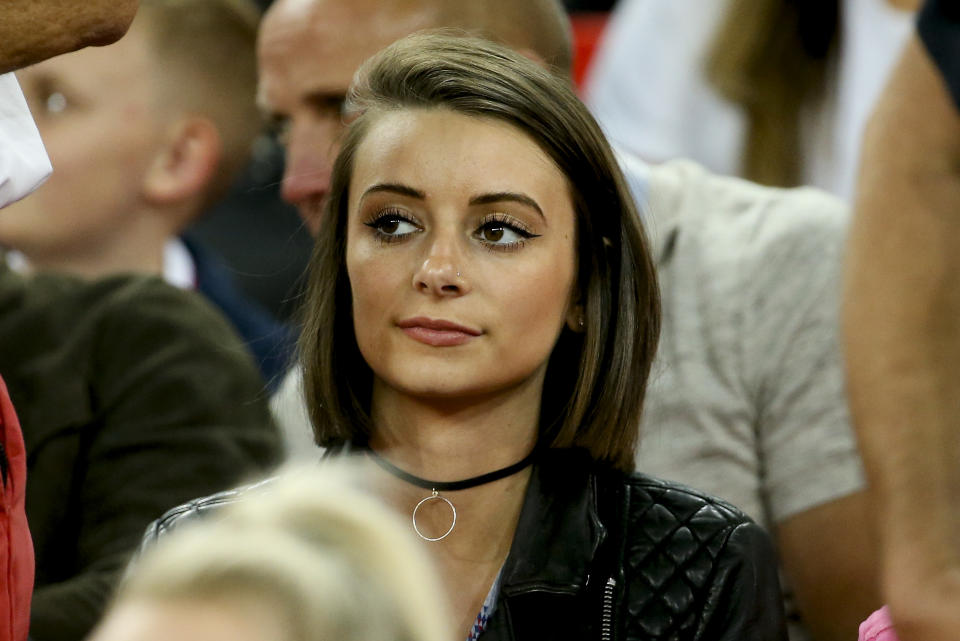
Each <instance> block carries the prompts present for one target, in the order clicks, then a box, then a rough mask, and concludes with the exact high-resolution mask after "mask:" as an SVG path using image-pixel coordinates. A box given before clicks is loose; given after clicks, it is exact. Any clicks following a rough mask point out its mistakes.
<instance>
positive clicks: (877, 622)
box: [858, 606, 899, 641]
mask: <svg viewBox="0 0 960 641" xmlns="http://www.w3.org/2000/svg"><path fill="white" fill-rule="evenodd" d="M858 641H899V640H898V638H897V633H896V632H895V631H894V629H893V621H892V620H891V619H890V611H889V610H887V606H883V607H882V608H880V609H879V610H877V611H876V612H874V613H873V614H871V615H870V616H869V617H867V620H866V621H864V622H863V623H861V624H860V636H859V638H858Z"/></svg>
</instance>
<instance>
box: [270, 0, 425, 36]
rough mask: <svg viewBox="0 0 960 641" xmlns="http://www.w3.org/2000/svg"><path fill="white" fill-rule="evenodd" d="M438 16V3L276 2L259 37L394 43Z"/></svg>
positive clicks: (417, 0) (404, 0)
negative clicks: (320, 37) (309, 36)
mask: <svg viewBox="0 0 960 641" xmlns="http://www.w3.org/2000/svg"><path fill="white" fill-rule="evenodd" d="M440 15H441V12H440V3H439V2H438V1H437V0H349V1H344V0H278V1H277V2H276V3H275V4H274V6H273V7H271V9H270V10H269V11H268V12H267V16H266V18H265V20H264V26H263V32H262V34H261V35H262V37H263V38H264V39H270V40H272V39H275V38H288V37H291V36H293V35H295V34H308V33H313V34H318V35H319V34H323V35H326V36H328V37H333V39H334V40H335V41H337V42H339V43H341V44H355V43H360V42H364V41H370V40H371V39H373V40H382V39H384V38H386V37H391V38H392V39H394V40H395V39H398V38H401V37H403V36H405V35H408V34H410V33H413V32H414V31H418V30H420V29H426V28H431V27H435V26H438V24H437V23H438V16H440ZM391 41H392V40H391ZM317 44H318V46H320V45H321V43H317Z"/></svg>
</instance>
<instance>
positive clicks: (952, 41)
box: [917, 0, 960, 109]
mask: <svg viewBox="0 0 960 641" xmlns="http://www.w3.org/2000/svg"><path fill="white" fill-rule="evenodd" d="M917 35H919V36H920V40H921V41H922V42H923V44H924V46H926V48H927V51H928V52H929V53H930V56H931V57H932V58H933V61H934V63H935V64H936V65H937V67H939V69H940V73H941V74H942V75H943V79H944V82H946V84H947V88H948V89H949V91H950V95H951V97H952V98H953V102H954V104H955V105H956V106H957V109H960V3H958V2H957V1H956V0H927V2H926V3H924V6H923V9H921V11H920V15H919V18H918V20H917Z"/></svg>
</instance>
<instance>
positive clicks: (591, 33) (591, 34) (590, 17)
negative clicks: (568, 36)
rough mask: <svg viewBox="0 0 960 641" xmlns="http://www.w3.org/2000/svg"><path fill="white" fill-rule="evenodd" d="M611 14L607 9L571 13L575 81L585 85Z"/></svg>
mask: <svg viewBox="0 0 960 641" xmlns="http://www.w3.org/2000/svg"><path fill="white" fill-rule="evenodd" d="M609 17H610V14H609V13H608V12H606V11H583V12H577V13H572V14H570V24H571V26H572V27H573V81H574V83H576V85H577V87H578V88H582V87H583V81H584V78H586V75H587V69H588V68H589V67H590V61H591V59H592V58H593V53H594V51H596V49H597V45H598V44H599V43H600V38H601V37H602V36H603V30H604V29H605V28H606V26H607V19H608V18H609Z"/></svg>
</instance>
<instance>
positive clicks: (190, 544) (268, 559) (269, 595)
mask: <svg viewBox="0 0 960 641" xmlns="http://www.w3.org/2000/svg"><path fill="white" fill-rule="evenodd" d="M349 465H350V464H349V463H347V464H344V463H338V462H332V461H327V462H325V463H324V464H323V466H322V468H321V469H317V468H310V469H307V468H294V469H290V470H287V471H285V472H284V473H282V474H281V475H280V476H279V477H277V478H276V479H272V480H270V481H266V482H264V483H262V484H260V485H259V486H257V487H255V488H254V489H252V490H249V491H247V492H246V493H244V494H243V498H242V500H239V501H237V502H236V503H235V504H233V505H230V506H227V507H225V508H223V510H222V513H220V512H218V513H216V514H215V515H214V516H212V517H210V520H209V521H202V522H199V523H196V524H189V525H186V526H184V527H183V528H182V529H181V530H178V531H176V532H173V533H171V534H170V535H169V536H168V537H167V538H165V539H164V540H162V541H161V542H160V543H159V544H158V545H157V546H156V547H155V548H153V549H151V550H149V551H148V552H147V553H146V554H145V555H144V557H143V558H142V559H141V560H140V561H139V562H138V563H137V565H136V566H135V567H134V568H133V569H132V571H131V572H130V574H129V575H128V576H127V577H126V578H125V580H124V582H123V583H122V585H121V587H120V590H119V592H118V594H117V598H116V600H115V602H114V604H113V606H112V608H111V611H112V610H114V609H117V608H118V607H120V606H122V604H123V603H127V602H134V601H135V602H138V603H142V602H144V601H146V602H148V603H149V602H160V603H171V602H173V603H189V604H191V605H196V604H211V606H214V607H215V606H216V605H217V604H223V603H230V602H231V600H232V601H236V602H239V603H243V602H249V600H254V601H256V602H257V603H262V604H265V605H266V606H268V607H270V608H271V609H272V611H274V612H276V613H277V614H278V618H279V619H280V620H281V621H282V622H283V623H284V628H285V629H286V630H288V631H289V634H290V638H289V639H288V640H286V641H321V640H328V639H338V640H340V641H350V640H354V639H355V640H357V641H360V640H363V641H449V636H450V634H449V632H450V628H449V627H448V624H447V621H448V619H447V617H446V612H445V599H443V598H442V597H441V592H440V590H439V586H438V584H437V580H436V578H435V576H434V574H433V572H432V568H431V567H430V564H429V562H428V560H427V558H426V556H425V553H424V551H423V550H422V549H421V548H420V546H419V545H417V544H416V542H415V540H414V539H413V538H412V534H411V531H410V526H409V524H404V523H403V522H402V521H400V520H399V518H398V517H396V516H395V515H394V514H392V513H390V512H389V511H388V510H387V508H386V507H385V506H384V505H382V504H381V503H380V502H379V501H378V500H377V499H375V498H374V497H373V496H371V495H369V494H367V493H366V492H364V491H362V490H360V489H359V487H358V483H357V482H356V481H355V480H354V479H356V478H357V477H356V476H355V475H354V473H353V472H352V471H351V470H350V467H349ZM109 615H110V614H109V612H108V614H107V616H108V617H109ZM264 641H267V640H264ZM270 641H274V640H270Z"/></svg>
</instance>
